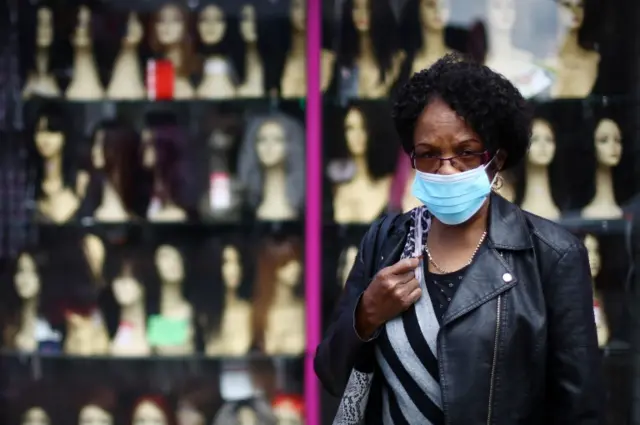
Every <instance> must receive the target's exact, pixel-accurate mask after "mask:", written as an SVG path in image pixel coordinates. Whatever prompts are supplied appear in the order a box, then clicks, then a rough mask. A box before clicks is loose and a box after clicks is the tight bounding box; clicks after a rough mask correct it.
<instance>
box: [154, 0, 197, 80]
mask: <svg viewBox="0 0 640 425" xmlns="http://www.w3.org/2000/svg"><path fill="white" fill-rule="evenodd" d="M148 33H149V46H150V47H151V50H152V51H153V52H154V54H155V55H156V56H159V57H166V55H167V54H168V53H169V52H171V53H172V57H171V59H172V60H174V59H175V61H174V66H175V70H176V73H177V75H180V76H188V75H190V74H191V71H193V67H194V58H193V45H192V37H191V28H190V22H189V11H188V10H187V9H186V8H184V7H183V6H182V5H181V3H180V2H177V1H164V2H163V6H162V7H160V8H159V9H157V11H156V12H155V13H154V14H153V15H152V16H151V22H150V27H149V30H148ZM175 53H178V55H176V54H175Z"/></svg>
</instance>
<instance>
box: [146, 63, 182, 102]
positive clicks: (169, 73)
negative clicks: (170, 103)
mask: <svg viewBox="0 0 640 425" xmlns="http://www.w3.org/2000/svg"><path fill="white" fill-rule="evenodd" d="M174 81H175V70H174V69H173V64H172V63H171V62H170V61H168V60H162V59H151V60H149V61H148V62H147V97H148V98H149V99H151V100H168V99H173V91H174Z"/></svg>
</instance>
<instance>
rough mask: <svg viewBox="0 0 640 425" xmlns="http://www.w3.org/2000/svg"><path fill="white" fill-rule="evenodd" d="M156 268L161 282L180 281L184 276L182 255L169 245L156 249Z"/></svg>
mask: <svg viewBox="0 0 640 425" xmlns="http://www.w3.org/2000/svg"><path fill="white" fill-rule="evenodd" d="M156 269H157V270H158V274H159V275H160V279H162V281H163V282H180V281H181V280H182V279H183V278H184V264H183V262H182V255H180V252H178V250H177V249H176V248H174V247H172V246H170V245H162V246H160V247H159V248H158V249H157V250H156Z"/></svg>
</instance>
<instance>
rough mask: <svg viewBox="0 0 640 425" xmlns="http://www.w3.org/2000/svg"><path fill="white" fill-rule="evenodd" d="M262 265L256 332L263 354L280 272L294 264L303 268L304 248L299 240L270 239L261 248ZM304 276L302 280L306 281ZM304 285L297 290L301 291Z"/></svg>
mask: <svg viewBox="0 0 640 425" xmlns="http://www.w3.org/2000/svg"><path fill="white" fill-rule="evenodd" d="M257 258H258V263H257V270H256V276H255V285H254V288H253V293H254V296H253V302H254V308H253V318H252V320H253V330H254V335H255V346H256V347H257V348H258V349H260V350H262V349H263V346H264V334H265V330H266V328H267V322H268V320H267V319H268V315H269V309H270V308H271V305H272V303H273V298H274V296H275V293H276V286H277V285H278V272H279V271H280V269H281V268H282V267H284V266H286V265H287V264H289V263H290V262H291V261H297V262H298V263H300V264H302V261H303V258H302V244H301V243H300V241H299V240H298V239H297V238H288V239H283V240H275V239H266V240H264V241H263V242H262V243H261V244H260V248H259V251H258V257H257ZM302 275H303V273H302V274H301V276H300V279H303V277H302ZM301 287H302V285H298V287H297V290H298V291H301V289H302V288H301Z"/></svg>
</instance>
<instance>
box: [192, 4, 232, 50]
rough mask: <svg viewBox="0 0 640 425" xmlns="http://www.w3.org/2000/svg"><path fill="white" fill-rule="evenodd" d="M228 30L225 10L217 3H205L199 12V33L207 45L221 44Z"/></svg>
mask: <svg viewBox="0 0 640 425" xmlns="http://www.w3.org/2000/svg"><path fill="white" fill-rule="evenodd" d="M226 32H227V16H226V13H225V11H224V10H223V9H222V7H220V6H219V5H217V4H215V3H207V4H205V5H204V6H203V7H202V9H200V12H199V13H198V34H199V35H200V40H201V41H202V43H203V44H205V45H212V44H219V43H221V42H222V40H223V39H224V37H225V34H226Z"/></svg>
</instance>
